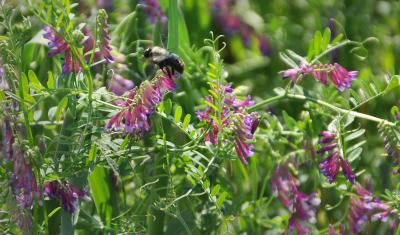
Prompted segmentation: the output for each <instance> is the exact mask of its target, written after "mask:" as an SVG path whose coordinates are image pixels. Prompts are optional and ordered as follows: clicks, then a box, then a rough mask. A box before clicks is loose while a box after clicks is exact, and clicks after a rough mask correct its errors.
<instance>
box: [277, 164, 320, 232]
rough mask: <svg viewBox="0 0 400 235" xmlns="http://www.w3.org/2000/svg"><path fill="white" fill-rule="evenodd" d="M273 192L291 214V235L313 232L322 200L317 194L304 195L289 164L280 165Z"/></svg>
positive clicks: (289, 228) (289, 227)
mask: <svg viewBox="0 0 400 235" xmlns="http://www.w3.org/2000/svg"><path fill="white" fill-rule="evenodd" d="M271 185H272V192H273V194H274V196H276V197H278V199H279V200H280V201H281V202H282V204H283V205H284V206H286V208H287V209H288V210H289V212H290V219H289V226H288V231H289V234H294V230H297V232H298V234H301V235H303V234H304V235H305V234H309V233H310V232H311V231H312V228H311V227H310V224H314V223H316V218H315V215H316V207H317V206H318V205H319V204H320V200H319V199H318V198H317V197H316V193H311V194H304V193H302V192H301V191H300V190H299V189H298V186H299V182H298V180H297V179H296V178H295V177H294V176H293V175H292V174H291V173H290V171H289V167H288V163H286V164H283V165H279V166H278V167H277V169H276V170H275V172H274V174H273V176H272V178H271Z"/></svg>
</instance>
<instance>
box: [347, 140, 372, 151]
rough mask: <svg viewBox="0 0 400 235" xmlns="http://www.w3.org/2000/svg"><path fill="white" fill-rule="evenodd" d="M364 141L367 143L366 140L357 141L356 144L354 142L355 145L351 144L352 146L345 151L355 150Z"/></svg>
mask: <svg viewBox="0 0 400 235" xmlns="http://www.w3.org/2000/svg"><path fill="white" fill-rule="evenodd" d="M365 143H367V141H366V140H363V141H361V142H358V143H357V144H355V145H353V146H351V147H349V148H347V150H346V153H350V152H352V151H353V150H355V149H356V148H359V147H361V146H363V145H364V144H365Z"/></svg>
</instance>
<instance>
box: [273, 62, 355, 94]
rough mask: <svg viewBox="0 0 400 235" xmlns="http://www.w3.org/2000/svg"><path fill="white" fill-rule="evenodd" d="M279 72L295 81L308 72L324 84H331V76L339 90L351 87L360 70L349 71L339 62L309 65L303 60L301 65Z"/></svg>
mask: <svg viewBox="0 0 400 235" xmlns="http://www.w3.org/2000/svg"><path fill="white" fill-rule="evenodd" d="M279 74H280V75H281V76H283V77H284V78H286V77H289V78H291V79H292V82H293V83H295V82H296V79H297V78H298V77H300V78H302V77H305V76H306V75H308V74H311V75H312V76H313V77H314V79H315V80H317V81H318V82H321V83H323V84H324V85H328V84H329V80H328V78H329V79H330V80H331V82H332V83H333V85H334V86H336V88H337V89H338V90H339V91H344V90H345V89H346V88H350V87H351V84H352V81H353V80H355V79H357V75H358V72H357V71H348V70H347V69H345V68H344V67H343V66H341V65H340V64H338V63H334V64H322V65H309V64H307V62H306V61H302V62H301V64H300V66H299V67H297V68H291V69H287V70H283V71H280V72H279Z"/></svg>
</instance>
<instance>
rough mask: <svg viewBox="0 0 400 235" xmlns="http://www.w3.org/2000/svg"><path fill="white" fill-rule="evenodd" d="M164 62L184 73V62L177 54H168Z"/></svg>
mask: <svg viewBox="0 0 400 235" xmlns="http://www.w3.org/2000/svg"><path fill="white" fill-rule="evenodd" d="M164 64H165V66H170V67H172V68H173V69H174V70H176V71H177V72H178V73H183V69H184V64H183V62H182V61H181V60H180V58H179V56H177V55H175V54H172V53H171V54H170V55H169V56H167V58H166V59H165V60H164Z"/></svg>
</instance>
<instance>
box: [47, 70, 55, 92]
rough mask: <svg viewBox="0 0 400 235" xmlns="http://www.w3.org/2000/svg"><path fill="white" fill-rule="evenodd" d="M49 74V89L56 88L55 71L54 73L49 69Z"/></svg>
mask: <svg viewBox="0 0 400 235" xmlns="http://www.w3.org/2000/svg"><path fill="white" fill-rule="evenodd" d="M47 74H48V76H47V87H48V88H49V89H54V88H55V86H54V76H53V73H52V72H51V71H49V72H48V73H47Z"/></svg>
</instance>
